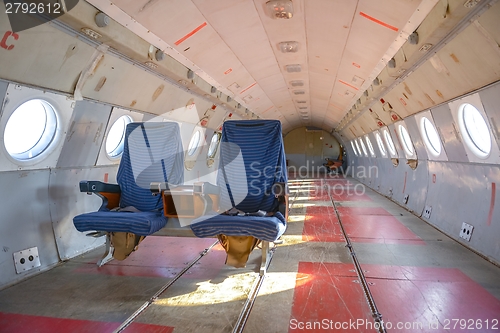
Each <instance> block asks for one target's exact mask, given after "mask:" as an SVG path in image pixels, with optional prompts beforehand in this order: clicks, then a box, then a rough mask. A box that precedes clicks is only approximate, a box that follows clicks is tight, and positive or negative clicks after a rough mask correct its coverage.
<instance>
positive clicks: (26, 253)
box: [13, 246, 42, 274]
mask: <svg viewBox="0 0 500 333" xmlns="http://www.w3.org/2000/svg"><path fill="white" fill-rule="evenodd" d="M13 255H14V265H15V266H16V273H17V274H20V273H23V272H26V271H29V270H31V269H34V268H36V267H40V266H41V265H42V264H41V263H40V257H39V256H38V248H37V247H36V246H35V247H32V248H29V249H26V250H22V251H19V252H15V253H13Z"/></svg>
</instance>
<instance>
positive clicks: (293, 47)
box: [279, 42, 299, 53]
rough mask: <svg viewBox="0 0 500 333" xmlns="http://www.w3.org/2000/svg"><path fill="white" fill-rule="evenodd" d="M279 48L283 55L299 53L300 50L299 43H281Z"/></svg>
mask: <svg viewBox="0 0 500 333" xmlns="http://www.w3.org/2000/svg"><path fill="white" fill-rule="evenodd" d="M279 46H280V50H281V52H283V53H291V52H297V51H298V50H299V43H297V42H281V43H279Z"/></svg>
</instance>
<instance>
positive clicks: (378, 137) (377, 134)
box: [375, 132, 387, 156]
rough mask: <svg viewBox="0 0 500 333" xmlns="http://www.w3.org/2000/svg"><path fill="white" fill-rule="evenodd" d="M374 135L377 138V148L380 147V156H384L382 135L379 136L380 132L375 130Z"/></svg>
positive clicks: (385, 153)
mask: <svg viewBox="0 0 500 333" xmlns="http://www.w3.org/2000/svg"><path fill="white" fill-rule="evenodd" d="M375 137H376V138H377V145H378V149H380V152H381V153H382V156H386V155H387V152H386V151H385V146H384V143H383V142H382V137H381V136H380V133H378V132H377V133H376V134H375Z"/></svg>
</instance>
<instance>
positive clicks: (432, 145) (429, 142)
mask: <svg viewBox="0 0 500 333" xmlns="http://www.w3.org/2000/svg"><path fill="white" fill-rule="evenodd" d="M420 130H421V131H422V137H423V138H424V142H425V145H426V146H427V148H428V149H429V151H430V152H431V153H432V154H433V155H434V156H439V154H441V139H439V135H438V133H437V131H436V128H435V127H434V125H433V124H432V123H431V121H430V120H429V119H427V118H426V117H423V118H422V119H421V120H420Z"/></svg>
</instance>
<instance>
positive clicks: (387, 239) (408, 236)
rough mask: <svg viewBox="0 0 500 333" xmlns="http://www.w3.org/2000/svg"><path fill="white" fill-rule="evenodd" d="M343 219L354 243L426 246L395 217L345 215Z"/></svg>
mask: <svg viewBox="0 0 500 333" xmlns="http://www.w3.org/2000/svg"><path fill="white" fill-rule="evenodd" d="M341 219H342V224H343V225H344V229H345V231H346V232H347V235H348V236H349V238H350V239H351V241H352V242H360V243H384V244H414V245H425V242H424V241H423V240H422V239H421V238H420V237H418V236H417V235H415V234H414V233H413V232H412V231H411V230H410V229H408V228H407V227H405V226H404V225H403V224H402V223H401V222H399V221H398V220H397V219H396V218H395V217H393V216H383V215H344V216H341Z"/></svg>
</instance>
